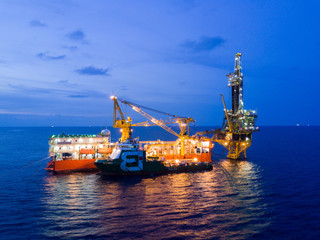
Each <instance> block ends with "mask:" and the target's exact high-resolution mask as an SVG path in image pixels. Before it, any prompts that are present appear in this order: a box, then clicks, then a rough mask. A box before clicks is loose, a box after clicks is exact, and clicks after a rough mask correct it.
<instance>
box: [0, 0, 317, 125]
mask: <svg viewBox="0 0 320 240" xmlns="http://www.w3.org/2000/svg"><path fill="white" fill-rule="evenodd" d="M319 5H320V4H319V3H318V2H317V1H273V0H271V1H246V0H245V1H211V0H209V1H205V0H202V1H191V0H190V1H182V0H171V1H147V0H146V1H121V0H120V1H79V0H77V1H76V0H74V1H69V0H56V1H40V0H32V1H31V0H30V1H27V0H25V1H15V0H10V1H9V0H7V1H1V2H0V32H1V35H0V36H1V38H0V43H1V44H0V125H1V126H51V125H55V126H77V125H92V126H93V125H99V126H101V125H105V124H108V125H111V124H112V101H111V100H110V99H109V97H110V95H117V96H119V97H122V98H125V99H127V100H131V101H133V102H136V103H139V104H141V105H145V106H149V107H153V108H156V109H160V110H163V111H166V112H170V113H174V114H176V115H182V116H186V115H188V116H191V117H193V118H194V119H196V120H197V122H196V123H197V125H221V122H222V118H223V111H222V110H223V107H222V102H221V99H220V96H219V94H220V93H222V94H224V95H225V98H226V101H227V104H228V105H229V106H230V89H229V88H227V77H226V75H227V74H228V73H229V72H232V71H233V64H234V55H235V53H237V52H242V53H243V58H242V60H243V72H244V84H245V86H244V100H245V108H247V109H256V110H258V125H296V124H297V123H300V124H311V125H319V124H320V120H319V119H320V116H319V115H320V114H319V111H317V109H318V105H319V100H318V99H319V97H318V89H319V87H320V83H319V82H320V81H319V77H318V75H319V74H318V61H317V60H318V58H319V55H320V47H319V42H320V33H319V27H318V24H319V16H318V10H319V9H320V8H319V7H320V6H319ZM124 110H125V111H126V113H128V114H130V115H132V117H133V118H134V121H135V120H136V121H140V120H143V119H142V118H141V117H139V116H137V115H136V114H134V113H133V112H132V111H130V110H129V109H128V108H124Z"/></svg>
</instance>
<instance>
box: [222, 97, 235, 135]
mask: <svg viewBox="0 0 320 240" xmlns="http://www.w3.org/2000/svg"><path fill="white" fill-rule="evenodd" d="M220 96H221V98H222V102H223V107H224V114H225V115H226V118H227V121H228V125H229V130H230V132H232V126H231V124H230V119H229V116H228V112H227V107H226V103H225V101H224V97H223V95H222V94H220Z"/></svg>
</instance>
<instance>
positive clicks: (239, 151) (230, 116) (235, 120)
mask: <svg viewBox="0 0 320 240" xmlns="http://www.w3.org/2000/svg"><path fill="white" fill-rule="evenodd" d="M227 77H228V79H229V81H228V82H229V83H228V87H231V98H232V100H231V101H232V109H230V110H228V109H227V107H226V104H225V101H224V98H223V95H221V97H222V101H223V106H224V113H225V118H224V122H223V126H222V128H221V129H217V130H216V131H215V135H214V136H213V137H212V140H213V142H217V143H219V144H220V145H222V146H224V147H225V148H226V149H227V150H228V154H227V157H228V158H231V159H239V158H246V157H247V154H246V151H247V149H248V148H249V147H250V146H251V143H252V133H253V132H255V131H258V130H259V128H258V127H256V126H255V122H256V119H257V112H256V111H254V110H245V109H244V107H243V74H242V66H241V53H237V54H236V56H235V63H234V72H233V73H230V74H228V75H227Z"/></svg>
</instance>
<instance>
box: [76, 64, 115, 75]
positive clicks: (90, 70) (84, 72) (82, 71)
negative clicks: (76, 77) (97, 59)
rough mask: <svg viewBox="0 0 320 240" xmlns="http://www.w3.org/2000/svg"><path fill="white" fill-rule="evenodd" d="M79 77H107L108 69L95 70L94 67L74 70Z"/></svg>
mask: <svg viewBox="0 0 320 240" xmlns="http://www.w3.org/2000/svg"><path fill="white" fill-rule="evenodd" d="M76 72H77V73H79V74H81V75H105V76H109V74H108V72H109V68H104V69H103V68H96V67H94V66H88V67H84V68H80V69H77V70H76Z"/></svg>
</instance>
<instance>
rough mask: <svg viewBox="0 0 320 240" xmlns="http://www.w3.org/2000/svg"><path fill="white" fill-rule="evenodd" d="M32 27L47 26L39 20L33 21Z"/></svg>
mask: <svg viewBox="0 0 320 240" xmlns="http://www.w3.org/2000/svg"><path fill="white" fill-rule="evenodd" d="M30 26H31V27H46V26H47V25H46V24H44V23H42V22H40V21H39V20H32V21H31V22H30Z"/></svg>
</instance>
